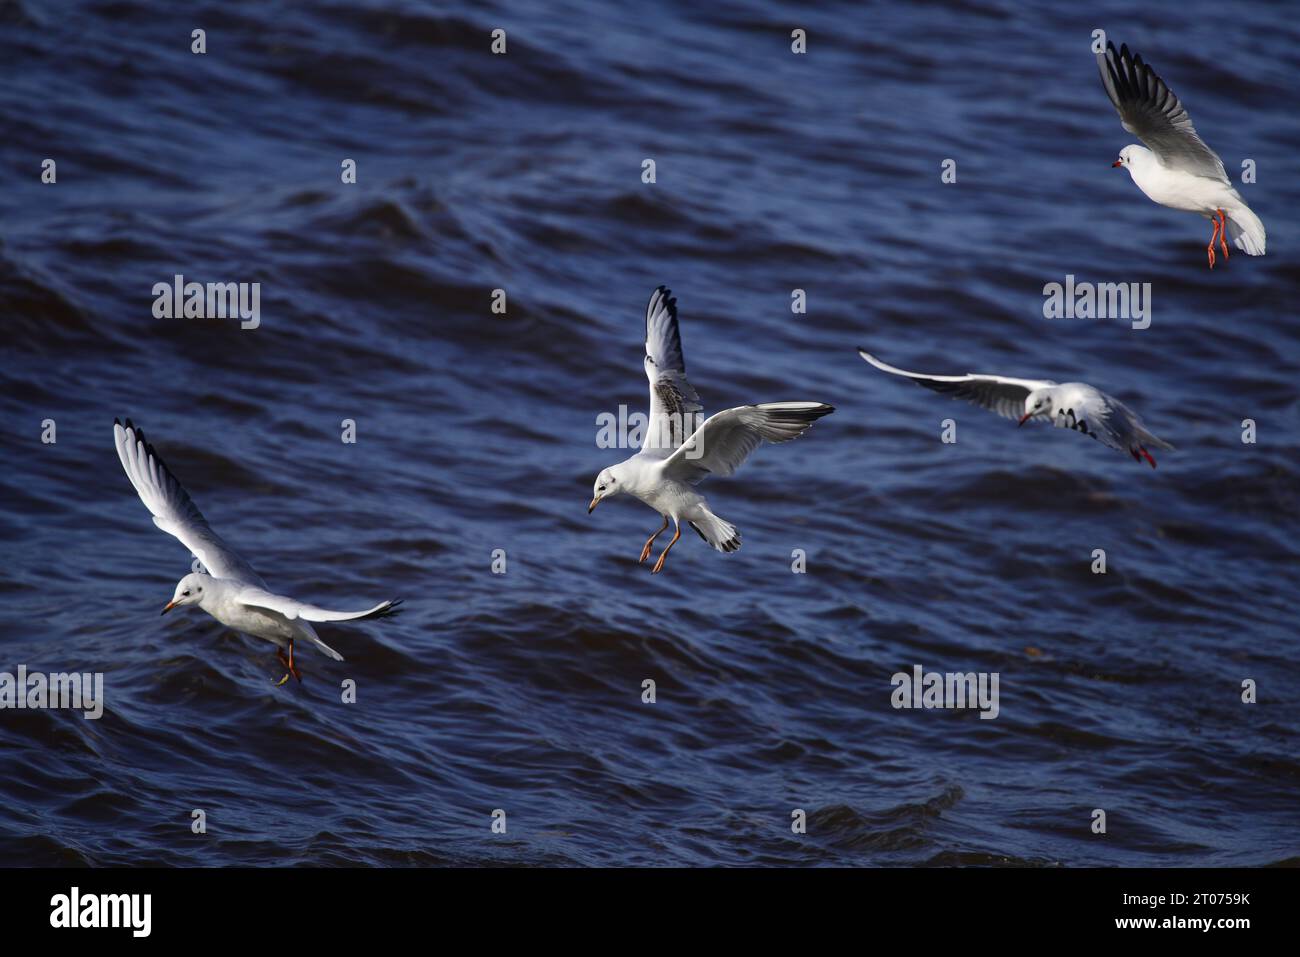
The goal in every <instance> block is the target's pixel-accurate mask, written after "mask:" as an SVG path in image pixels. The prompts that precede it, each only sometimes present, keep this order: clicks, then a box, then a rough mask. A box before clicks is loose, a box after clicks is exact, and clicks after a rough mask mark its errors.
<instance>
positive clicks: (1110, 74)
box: [1097, 41, 1228, 183]
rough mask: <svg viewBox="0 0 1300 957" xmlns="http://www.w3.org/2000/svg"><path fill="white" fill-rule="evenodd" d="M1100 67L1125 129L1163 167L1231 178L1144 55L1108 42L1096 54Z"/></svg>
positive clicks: (1224, 179)
mask: <svg viewBox="0 0 1300 957" xmlns="http://www.w3.org/2000/svg"><path fill="white" fill-rule="evenodd" d="M1097 68H1098V69H1099V70H1100V71H1101V83H1102V86H1104V87H1105V88H1106V95H1107V96H1109V97H1110V101H1111V103H1113V104H1115V109H1116V110H1118V111H1119V118H1120V122H1121V123H1123V124H1124V129H1126V130H1128V131H1129V132H1130V133H1133V134H1134V135H1136V136H1137V137H1138V138H1139V139H1140V140H1142V142H1143V143H1145V144H1146V145H1147V147H1148V148H1149V149H1150V150H1151V152H1153V153H1155V154H1156V158H1157V159H1159V160H1160V162H1161V163H1162V164H1163V165H1164V166H1167V167H1169V168H1171V169H1180V170H1183V171H1185V172H1188V173H1194V174H1195V175H1197V176H1206V177H1209V178H1210V179H1216V180H1219V181H1220V182H1222V183H1228V174H1227V173H1226V172H1224V169H1223V160H1221V159H1219V156H1218V154H1217V153H1215V152H1214V150H1212V149H1210V148H1209V147H1208V146H1206V145H1205V141H1204V140H1202V139H1201V138H1200V136H1199V135H1197V133H1196V127H1194V126H1192V120H1191V117H1189V116H1188V115H1187V110H1186V109H1184V107H1183V104H1182V103H1181V102H1179V99H1178V97H1177V96H1175V95H1174V91H1173V90H1171V89H1169V87H1168V86H1166V85H1165V81H1164V80H1162V79H1160V77H1158V76H1156V71H1155V70H1153V69H1151V67H1149V66H1147V64H1145V63H1143V62H1142V57H1140V56H1138V55H1137V54H1133V53H1129V49H1128V47H1127V46H1121V47H1120V48H1119V51H1118V52H1116V50H1115V44H1113V43H1111V42H1109V41H1107V43H1106V49H1105V51H1104V52H1102V53H1098V54H1097Z"/></svg>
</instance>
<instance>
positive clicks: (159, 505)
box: [113, 419, 265, 586]
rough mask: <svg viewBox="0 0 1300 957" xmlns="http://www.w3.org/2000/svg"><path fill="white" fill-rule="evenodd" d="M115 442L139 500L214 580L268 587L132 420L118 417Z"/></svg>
mask: <svg viewBox="0 0 1300 957" xmlns="http://www.w3.org/2000/svg"><path fill="white" fill-rule="evenodd" d="M113 441H114V443H115V444H116V445H117V457H118V458H119V459H120V460H121V462H122V468H123V469H125V471H126V476H127V478H129V479H130V480H131V484H132V485H133V486H134V487H135V490H136V493H137V494H138V495H139V496H140V501H142V502H143V503H144V505H145V508H147V509H149V513H150V514H151V515H153V523H154V524H155V525H157V526H158V527H159V528H161V529H162V530H163V531H164V532H166V533H167V534H168V535H173V536H175V537H176V538H177V539H179V540H180V542H181V544H182V545H184V546H185V547H186V548H188V549H189V550H190V553H191V554H193V555H194V557H195V558H197V559H198V560H199V561H200V562H202V563H203V566H204V568H206V569H207V570H208V573H209V574H210V575H212V576H213V577H215V578H229V579H233V580H235V581H241V582H247V583H249V584H253V585H261V586H264V585H265V583H264V582H263V581H262V579H261V577H259V576H258V574H257V572H256V571H254V570H253V566H252V565H250V564H248V562H246V561H244V560H243V559H242V558H240V557H239V555H238V554H236V552H235V550H234V549H232V548H231V547H230V546H229V545H227V544H226V543H225V542H224V541H223V540H222V539H221V537H220V536H218V535H217V533H216V532H214V531H213V530H212V528H211V527H210V526H209V525H208V521H207V519H205V518H204V517H203V513H202V512H200V511H199V509H198V506H197V505H195V504H194V501H193V500H192V499H191V498H190V496H189V493H188V492H186V491H185V488H184V486H182V485H181V483H180V482H179V481H178V480H177V478H176V476H175V475H173V474H172V472H171V469H169V468H168V467H167V465H166V463H165V462H163V460H162V457H161V456H160V455H159V454H158V452H157V450H156V449H154V447H153V446H152V445H150V444H149V441H148V439H146V438H145V437H144V432H143V431H141V430H140V429H139V428H138V427H136V426H135V425H134V424H133V423H132V422H131V420H130V419H127V420H126V422H125V423H123V422H119V421H118V420H117V419H114V420H113Z"/></svg>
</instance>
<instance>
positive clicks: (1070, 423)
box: [858, 349, 1173, 468]
mask: <svg viewBox="0 0 1300 957" xmlns="http://www.w3.org/2000/svg"><path fill="white" fill-rule="evenodd" d="M858 355H860V356H862V358H863V359H865V360H866V361H867V362H869V363H871V365H873V366H875V367H876V368H877V369H879V370H880V371H882V372H888V373H889V374H890V375H896V376H903V377H904V378H907V379H911V380H912V381H913V382H915V383H916V384H917V385H919V386H924V387H925V388H927V389H932V390H933V391H935V392H942V393H944V394H945V395H950V396H952V397H953V398H954V399H965V400H966V401H967V402H973V403H975V404H976V405H978V406H981V407H983V408H985V409H988V410H989V411H990V412H996V413H997V414H998V415H1000V416H1002V417H1003V418H1006V419H1018V420H1019V422H1020V424H1021V425H1024V424H1025V423H1026V422H1029V421H1036V422H1051V423H1052V424H1053V425H1054V426H1056V427H1057V428H1058V429H1073V430H1074V431H1076V432H1082V433H1083V434H1084V435H1090V436H1092V437H1093V438H1094V439H1096V440H1097V441H1098V442H1100V443H1101V444H1102V445H1105V446H1106V447H1107V448H1112V449H1116V450H1117V451H1120V452H1128V453H1129V454H1130V455H1132V456H1133V459H1134V460H1135V461H1137V462H1141V461H1142V460H1143V459H1146V460H1147V461H1148V462H1149V463H1150V464H1151V467H1152V468H1155V467H1156V460H1155V458H1154V457H1153V456H1152V455H1151V452H1150V450H1149V449H1148V448H1147V446H1150V447H1151V448H1156V449H1173V446H1172V445H1170V444H1169V443H1168V442H1166V441H1165V440H1164V439H1160V438H1157V437H1156V436H1154V435H1152V434H1151V433H1150V432H1148V431H1147V428H1146V426H1144V425H1143V424H1142V420H1141V419H1139V418H1138V417H1137V413H1136V412H1133V411H1132V410H1131V409H1130V408H1129V407H1128V406H1126V405H1125V404H1124V403H1122V402H1120V401H1119V400H1118V399H1116V398H1115V397H1113V396H1109V395H1107V394H1106V393H1105V392H1102V391H1101V390H1100V389H1095V388H1093V387H1092V386H1090V385H1088V384H1087V383H1086V382H1062V383H1056V382H1052V381H1050V380H1048V379H1011V378H1008V377H1006V376H999V375H923V374H921V373H919V372H905V371H904V370H902V369H897V368H895V367H894V366H891V365H889V364H888V363H886V362H881V361H880V360H879V359H877V358H876V357H875V356H873V355H872V354H871V353H869V352H867V350H865V349H859V350H858Z"/></svg>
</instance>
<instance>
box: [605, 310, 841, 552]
mask: <svg viewBox="0 0 1300 957" xmlns="http://www.w3.org/2000/svg"><path fill="white" fill-rule="evenodd" d="M645 333H646V334H645V363H644V364H645V371H646V375H647V377H648V378H649V379H650V416H649V421H648V423H647V426H646V432H645V440H644V442H643V443H642V445H641V451H640V452H638V453H636V455H633V456H632V457H631V458H629V459H627V460H625V461H623V462H619V463H618V464H617V465H612V466H610V467H609V468H607V469H605V470H604V471H603V472H601V473H600V475H598V476H596V484H595V486H594V487H593V489H592V498H591V504H590V505H589V506H587V513H588V514H590V513H591V512H592V511H593V510H594V509H595V508H596V506H597V505H599V504H600V503H601V502H602V501H604V500H605V499H607V498H611V497H613V496H615V495H620V494H628V495H631V496H632V497H633V498H638V499H640V500H641V501H642V502H645V503H646V504H647V505H649V506H650V507H651V508H653V509H654V510H655V511H656V512H658V513H659V514H660V516H662V518H663V520H664V523H663V525H661V526H660V527H659V528H658V530H656V531H655V533H654V534H653V535H651V536H650V538H649V539H647V540H646V543H645V547H644V548H642V549H641V557H640V558H639V559H638V560H637V561H638V563H640V562H644V561H645V560H646V559H647V558H649V557H650V550H651V548H652V547H653V545H654V543H655V539H656V538H658V537H659V535H660V534H661V533H662V532H663V531H664V530H665V529H667V528H668V522H669V521H670V520H671V521H672V523H673V525H674V530H673V537H672V541H670V542H669V543H668V545H667V546H666V547H665V548H664V550H663V552H661V553H660V555H659V559H658V561H656V562H655V564H654V568H653V569H652V570H651V574H657V573H658V572H660V571H662V570H663V567H664V559H665V558H667V557H668V552H669V550H670V549H672V547H673V546H674V545H676V544H677V540H678V539H679V538H681V535H682V528H681V523H682V522H686V523H687V524H688V525H690V526H691V528H693V529H695V531H696V533H697V534H698V535H699V536H700V538H702V539H704V541H705V542H707V543H708V544H709V545H711V546H713V547H714V548H716V549H717V550H718V551H720V552H734V551H735V550H736V549H738V548H740V533H739V532H738V531H736V527H735V526H734V525H732V524H731V523H730V522H725V521H723V520H722V519H720V518H718V516H717V515H714V514H713V511H712V510H711V509H710V508H709V503H708V502H707V501H706V500H705V498H704V496H703V495H701V494H700V493H699V492H697V491H696V490H695V486H696V485H698V484H699V483H700V482H702V481H704V479H706V478H708V477H709V476H710V475H734V474H735V472H736V470H737V469H738V468H740V466H741V465H742V464H743V463H744V461H745V460H746V459H747V458H749V456H750V455H751V454H752V453H753V452H754V450H755V449H757V448H758V447H759V446H760V445H762V444H763V442H764V441H767V442H772V443H778V442H788V441H790V440H791V439H794V438H798V437H799V436H801V435H803V434H804V432H806V431H807V430H808V429H809V427H811V426H812V424H813V423H814V422H816V421H817V420H818V419H820V418H821V417H822V416H824V415H829V414H830V413H832V412H834V411H835V410H834V409H833V408H831V407H830V406H829V405H824V404H822V403H821V402H763V403H760V404H759V405H742V406H737V407H736V408H734V409H727V410H726V411H725V412H719V413H717V414H716V415H712V416H710V417H709V418H707V419H705V420H704V421H703V423H701V424H700V425H699V427H698V428H695V422H696V421H697V420H698V418H699V416H700V415H701V410H702V409H703V406H702V405H701V404H700V397H699V396H698V395H697V394H696V392H695V389H694V388H693V387H692V386H691V384H690V382H688V381H687V379H686V360H685V359H684V358H683V357H682V340H681V335H680V333H679V332H678V329H677V300H676V299H674V298H673V296H672V293H670V292H669V291H668V289H667V288H665V287H664V286H660V287H659V288H658V289H656V290H655V291H654V293H653V294H652V295H651V296H650V303H649V305H648V306H647V307H646V321H645Z"/></svg>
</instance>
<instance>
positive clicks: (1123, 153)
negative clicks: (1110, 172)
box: [1110, 143, 1151, 173]
mask: <svg viewBox="0 0 1300 957" xmlns="http://www.w3.org/2000/svg"><path fill="white" fill-rule="evenodd" d="M1150 155H1151V151H1150V150H1149V149H1147V148H1146V147H1145V146H1138V145H1137V144H1136V143H1130V144H1129V145H1128V146H1126V147H1124V148H1123V149H1122V150H1120V151H1119V159H1117V160H1115V162H1113V163H1111V164H1110V165H1111V168H1112V169H1114V168H1115V167H1116V166H1123V167H1124V168H1125V169H1127V170H1128V171H1129V173H1132V172H1133V167H1134V166H1141V165H1142V164H1143V163H1144V162H1145V161H1146V158H1147V157H1148V156H1150Z"/></svg>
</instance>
